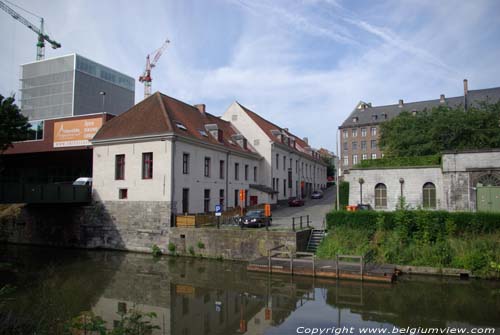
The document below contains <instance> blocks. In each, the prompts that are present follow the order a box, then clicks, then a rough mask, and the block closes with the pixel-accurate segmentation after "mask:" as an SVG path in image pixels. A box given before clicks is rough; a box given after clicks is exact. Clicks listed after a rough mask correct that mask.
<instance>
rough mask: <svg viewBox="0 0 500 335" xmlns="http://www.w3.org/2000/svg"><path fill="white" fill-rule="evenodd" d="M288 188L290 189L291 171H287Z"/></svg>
mask: <svg viewBox="0 0 500 335" xmlns="http://www.w3.org/2000/svg"><path fill="white" fill-rule="evenodd" d="M288 188H292V169H290V170H288Z"/></svg>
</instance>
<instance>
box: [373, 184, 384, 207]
mask: <svg viewBox="0 0 500 335" xmlns="http://www.w3.org/2000/svg"><path fill="white" fill-rule="evenodd" d="M375 208H387V187H386V186H385V185H384V184H377V185H376V186H375Z"/></svg>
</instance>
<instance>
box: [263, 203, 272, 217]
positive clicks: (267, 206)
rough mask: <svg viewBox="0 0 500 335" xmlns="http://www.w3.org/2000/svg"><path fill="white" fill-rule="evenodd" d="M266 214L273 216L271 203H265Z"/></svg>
mask: <svg viewBox="0 0 500 335" xmlns="http://www.w3.org/2000/svg"><path fill="white" fill-rule="evenodd" d="M264 215H265V216H271V205H270V204H265V205H264Z"/></svg>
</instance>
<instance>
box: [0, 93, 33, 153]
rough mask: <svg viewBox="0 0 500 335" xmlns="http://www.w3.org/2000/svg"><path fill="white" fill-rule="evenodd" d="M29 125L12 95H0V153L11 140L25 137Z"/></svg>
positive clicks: (10, 143) (7, 146)
mask: <svg viewBox="0 0 500 335" xmlns="http://www.w3.org/2000/svg"><path fill="white" fill-rule="evenodd" d="M29 128H30V125H29V123H28V118H27V117H25V116H24V115H22V114H21V111H20V109H19V107H17V105H16V104H15V103H14V97H13V96H12V97H8V98H4V97H3V96H2V95H0V154H2V153H3V152H4V151H5V150H7V149H8V148H10V147H12V142H15V141H22V140H25V139H26V136H27V134H28V130H29Z"/></svg>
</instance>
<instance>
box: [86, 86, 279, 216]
mask: <svg viewBox="0 0 500 335" xmlns="http://www.w3.org/2000/svg"><path fill="white" fill-rule="evenodd" d="M92 144H93V146H94V157H93V159H94V161H93V171H94V175H93V178H94V181H93V192H94V198H95V199H96V200H98V201H101V202H103V203H104V204H105V205H108V206H107V207H108V208H125V206H118V207H117V202H118V203H120V202H122V203H123V202H127V203H128V205H127V206H126V208H128V209H127V210H132V211H135V210H137V211H147V210H150V209H151V208H157V207H155V206H158V204H159V205H160V207H161V208H163V209H166V212H167V213H168V212H171V213H177V214H179V213H202V212H213V211H214V208H215V205H216V204H221V205H223V207H224V208H230V207H238V206H239V205H241V204H240V200H239V191H240V190H246V199H245V200H244V201H245V207H246V206H250V205H256V204H260V203H273V202H275V201H274V200H273V199H271V195H272V193H273V192H272V190H271V189H268V188H266V187H265V186H264V185H262V181H264V180H266V178H265V172H264V173H263V172H262V157H261V156H260V155H259V154H258V153H257V152H256V151H255V150H254V149H253V147H252V146H251V145H250V144H248V142H247V140H246V138H245V137H244V136H242V135H241V134H239V133H238V132H237V131H236V130H235V129H234V128H233V127H232V125H231V124H230V123H229V122H227V121H224V120H222V119H220V118H218V117H216V116H213V115H211V114H209V113H207V112H206V111H205V106H204V105H196V106H191V105H188V104H186V103H183V102H181V101H178V100H176V99H173V98H171V97H168V96H166V95H162V94H160V93H156V94H154V95H152V96H151V97H149V98H148V99H146V100H143V101H142V102H140V103H139V104H137V105H135V106H134V107H132V108H131V109H130V110H128V111H127V112H125V113H123V114H122V115H120V116H118V117H116V118H114V119H112V120H110V121H108V122H107V123H106V124H104V125H103V127H102V128H101V129H100V130H99V132H98V133H97V134H96V136H95V137H94V139H93V141H92ZM130 203H135V204H137V205H138V206H137V208H136V209H134V207H133V206H132V207H131V206H130ZM118 205H119V204H118ZM139 205H140V206H139Z"/></svg>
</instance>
